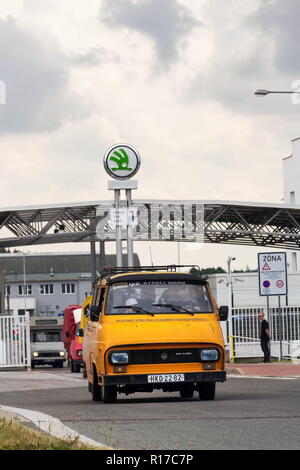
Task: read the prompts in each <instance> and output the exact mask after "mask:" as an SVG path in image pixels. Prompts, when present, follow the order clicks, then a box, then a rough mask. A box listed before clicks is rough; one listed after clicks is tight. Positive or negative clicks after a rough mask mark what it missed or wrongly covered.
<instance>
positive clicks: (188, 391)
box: [180, 384, 194, 398]
mask: <svg viewBox="0 0 300 470" xmlns="http://www.w3.org/2000/svg"><path fill="white" fill-rule="evenodd" d="M193 395H194V384H187V385H185V386H184V387H183V389H182V390H180V396H181V398H193Z"/></svg>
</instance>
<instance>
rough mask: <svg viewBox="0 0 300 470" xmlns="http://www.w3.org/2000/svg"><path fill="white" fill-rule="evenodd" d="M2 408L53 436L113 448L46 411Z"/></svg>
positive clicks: (2, 406)
mask: <svg viewBox="0 0 300 470" xmlns="http://www.w3.org/2000/svg"><path fill="white" fill-rule="evenodd" d="M0 410H3V411H7V412H8V413H13V414H15V415H19V416H22V417H23V418H26V419H28V420H29V421H31V422H32V423H33V424H35V426H37V427H38V428H39V429H41V430H42V431H44V432H47V433H48V434H50V435H51V436H54V437H57V438H58V439H64V440H66V441H73V440H75V439H78V440H79V441H80V442H82V443H84V444H87V445H90V446H93V447H102V448H103V449H108V450H112V448H111V447H107V446H105V445H104V444H102V443H101V442H97V441H94V440H93V439H90V438H89V437H86V436H84V435H82V434H79V433H78V432H76V431H74V430H73V429H71V428H68V427H67V426H65V425H64V424H63V423H62V422H61V421H60V420H59V419H57V418H53V416H50V415H47V414H45V413H40V412H39V411H32V410H26V409H23V408H14V407H12V406H4V405H0Z"/></svg>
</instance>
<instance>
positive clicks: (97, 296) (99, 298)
mask: <svg viewBox="0 0 300 470" xmlns="http://www.w3.org/2000/svg"><path fill="white" fill-rule="evenodd" d="M104 294H105V289H104V288H103V287H96V288H95V291H94V295H93V301H92V305H93V307H100V310H102V306H103V300H104Z"/></svg>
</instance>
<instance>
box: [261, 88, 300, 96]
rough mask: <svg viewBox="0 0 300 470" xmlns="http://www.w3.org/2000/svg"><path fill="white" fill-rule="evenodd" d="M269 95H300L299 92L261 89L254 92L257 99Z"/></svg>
mask: <svg viewBox="0 0 300 470" xmlns="http://www.w3.org/2000/svg"><path fill="white" fill-rule="evenodd" d="M270 93H283V94H293V93H296V94H297V93H300V91H277V90H272V91H270V90H261V89H258V90H256V91H255V92H254V94H255V96H257V97H262V96H267V95H269V94H270Z"/></svg>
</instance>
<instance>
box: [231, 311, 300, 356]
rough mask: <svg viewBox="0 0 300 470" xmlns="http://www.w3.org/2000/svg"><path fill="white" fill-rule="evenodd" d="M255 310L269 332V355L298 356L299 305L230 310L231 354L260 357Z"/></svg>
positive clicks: (299, 353)
mask: <svg viewBox="0 0 300 470" xmlns="http://www.w3.org/2000/svg"><path fill="white" fill-rule="evenodd" d="M258 312H264V314H265V317H266V319H267V320H268V322H269V326H270V334H271V355H272V356H273V357H278V358H279V359H281V358H289V359H293V358H295V359H296V358H297V357H300V307H282V308H277V307H271V308H269V311H267V308H266V307H261V308H259V307H252V308H251V307H249V308H234V309H232V332H233V349H234V357H237V358H238V357H262V356H263V353H262V350H261V347H260V339H259V320H258Z"/></svg>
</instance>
